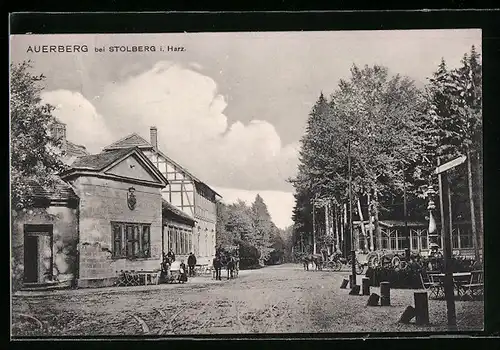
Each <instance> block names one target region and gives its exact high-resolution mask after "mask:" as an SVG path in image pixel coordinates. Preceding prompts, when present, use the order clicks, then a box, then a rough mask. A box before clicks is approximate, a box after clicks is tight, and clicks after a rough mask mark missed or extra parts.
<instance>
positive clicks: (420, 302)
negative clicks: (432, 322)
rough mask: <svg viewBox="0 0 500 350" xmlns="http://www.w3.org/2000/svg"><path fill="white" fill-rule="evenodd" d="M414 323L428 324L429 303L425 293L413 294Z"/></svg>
mask: <svg viewBox="0 0 500 350" xmlns="http://www.w3.org/2000/svg"><path fill="white" fill-rule="evenodd" d="M413 296H414V299H415V323H416V324H419V325H424V324H429V301H428V298H427V292H415V293H414V294H413Z"/></svg>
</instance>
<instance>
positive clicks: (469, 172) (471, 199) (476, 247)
mask: <svg viewBox="0 0 500 350" xmlns="http://www.w3.org/2000/svg"><path fill="white" fill-rule="evenodd" d="M470 157H471V154H470V152H469V151H468V150H467V180H468V182H469V203H470V221H471V224H472V237H474V257H475V259H476V261H479V244H480V243H479V235H478V234H477V228H476V212H475V206H474V190H473V188H472V164H471V159H470Z"/></svg>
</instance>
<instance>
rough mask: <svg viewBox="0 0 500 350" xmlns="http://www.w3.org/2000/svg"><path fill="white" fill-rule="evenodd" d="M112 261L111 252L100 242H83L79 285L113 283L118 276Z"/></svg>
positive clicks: (92, 285) (93, 285)
mask: <svg viewBox="0 0 500 350" xmlns="http://www.w3.org/2000/svg"><path fill="white" fill-rule="evenodd" d="M110 261H111V252H110V251H109V250H107V249H103V248H102V246H101V244H99V243H98V242H96V243H94V244H89V243H83V244H81V245H80V265H79V267H80V276H79V279H78V286H79V287H96V286H100V285H112V284H113V282H114V280H115V278H116V272H115V270H114V268H113V266H112V265H111V264H110Z"/></svg>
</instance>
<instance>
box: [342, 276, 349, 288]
mask: <svg viewBox="0 0 500 350" xmlns="http://www.w3.org/2000/svg"><path fill="white" fill-rule="evenodd" d="M348 283H349V280H348V279H345V278H344V280H343V281H342V284H341V285H340V289H346V288H347V284H348Z"/></svg>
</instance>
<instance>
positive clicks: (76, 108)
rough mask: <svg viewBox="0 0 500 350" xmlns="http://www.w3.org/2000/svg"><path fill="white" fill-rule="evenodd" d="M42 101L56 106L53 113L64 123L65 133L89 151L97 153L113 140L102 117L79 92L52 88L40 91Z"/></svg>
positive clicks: (69, 138) (72, 140)
mask: <svg viewBox="0 0 500 350" xmlns="http://www.w3.org/2000/svg"><path fill="white" fill-rule="evenodd" d="M41 98H42V103H49V104H51V105H53V106H54V107H56V109H55V110H54V111H53V115H54V116H55V117H56V118H57V119H58V120H59V121H61V122H63V123H65V124H66V134H67V138H68V140H70V141H71V142H74V143H77V144H81V145H84V146H85V147H87V149H88V150H89V152H91V153H97V152H99V151H100V149H101V148H102V147H103V146H106V145H107V144H109V143H110V142H113V139H114V137H113V135H112V134H111V133H110V131H109V130H108V128H107V126H106V122H105V120H104V118H103V117H102V116H101V115H99V114H98V113H97V111H96V109H95V107H94V106H93V105H92V104H91V103H90V102H89V101H88V100H87V99H86V98H85V97H84V96H82V94H80V93H79V92H72V91H68V90H54V91H48V92H43V93H42V96H41Z"/></svg>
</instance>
